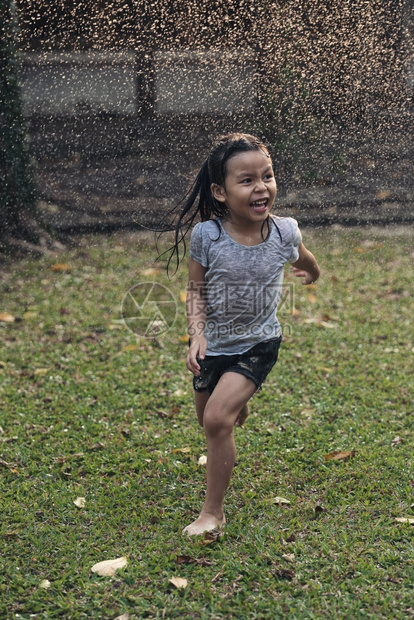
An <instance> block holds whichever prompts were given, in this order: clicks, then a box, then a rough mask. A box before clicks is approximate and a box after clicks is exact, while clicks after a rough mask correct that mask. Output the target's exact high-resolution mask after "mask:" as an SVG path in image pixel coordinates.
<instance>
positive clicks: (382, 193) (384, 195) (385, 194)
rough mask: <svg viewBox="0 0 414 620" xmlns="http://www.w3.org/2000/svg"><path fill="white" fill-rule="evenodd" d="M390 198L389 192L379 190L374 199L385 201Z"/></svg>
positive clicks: (387, 190)
mask: <svg viewBox="0 0 414 620" xmlns="http://www.w3.org/2000/svg"><path fill="white" fill-rule="evenodd" d="M390 196H391V192H390V190H389V189H380V190H378V191H377V193H376V194H375V198H376V199H377V200H386V199H387V198H389V197H390Z"/></svg>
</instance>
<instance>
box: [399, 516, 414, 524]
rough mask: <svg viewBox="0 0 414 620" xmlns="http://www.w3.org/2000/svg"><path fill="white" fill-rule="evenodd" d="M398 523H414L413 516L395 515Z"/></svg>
mask: <svg viewBox="0 0 414 620" xmlns="http://www.w3.org/2000/svg"><path fill="white" fill-rule="evenodd" d="M395 520H396V521H397V522H398V523H409V524H410V525H414V518H413V517H396V519H395Z"/></svg>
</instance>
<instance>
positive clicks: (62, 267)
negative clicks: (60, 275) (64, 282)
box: [50, 263, 71, 271]
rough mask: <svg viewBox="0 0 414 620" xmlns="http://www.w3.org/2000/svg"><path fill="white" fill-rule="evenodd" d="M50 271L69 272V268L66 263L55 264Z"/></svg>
mask: <svg viewBox="0 0 414 620" xmlns="http://www.w3.org/2000/svg"><path fill="white" fill-rule="evenodd" d="M50 270H51V271H70V270H71V266H70V265H67V264H66V263H56V265H52V266H51V267H50Z"/></svg>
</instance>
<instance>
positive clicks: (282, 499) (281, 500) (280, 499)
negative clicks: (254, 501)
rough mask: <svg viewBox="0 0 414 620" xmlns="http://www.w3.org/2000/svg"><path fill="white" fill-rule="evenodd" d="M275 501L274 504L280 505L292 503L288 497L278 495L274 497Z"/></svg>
mask: <svg viewBox="0 0 414 620" xmlns="http://www.w3.org/2000/svg"><path fill="white" fill-rule="evenodd" d="M273 503H274V504H279V506H280V505H281V504H290V501H289V500H288V499H286V498H285V497H279V496H276V497H275V498H274V499H273Z"/></svg>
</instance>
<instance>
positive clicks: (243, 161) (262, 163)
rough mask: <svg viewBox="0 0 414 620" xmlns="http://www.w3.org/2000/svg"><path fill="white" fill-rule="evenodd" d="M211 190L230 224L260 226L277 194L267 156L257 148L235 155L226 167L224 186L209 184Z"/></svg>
mask: <svg viewBox="0 0 414 620" xmlns="http://www.w3.org/2000/svg"><path fill="white" fill-rule="evenodd" d="M211 189H212V193H213V195H214V197H215V198H216V200H218V201H219V202H224V203H225V205H226V207H227V210H228V219H229V220H230V221H231V222H232V223H233V224H234V225H238V226H239V227H242V228H243V227H247V226H248V227H249V228H251V226H252V225H253V227H254V225H255V224H257V225H258V226H259V227H261V225H262V222H263V220H264V219H266V217H267V216H268V215H269V213H270V210H271V208H272V205H273V202H274V200H275V197H276V191H277V188H276V181H275V177H274V174H273V169H272V163H271V160H270V157H268V155H266V153H265V152H264V151H262V150H260V149H259V150H253V151H246V152H241V153H237V155H234V156H233V157H231V159H229V160H228V162H227V164H226V177H225V182H224V186H221V185H216V184H214V183H213V185H212V188H211Z"/></svg>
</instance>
